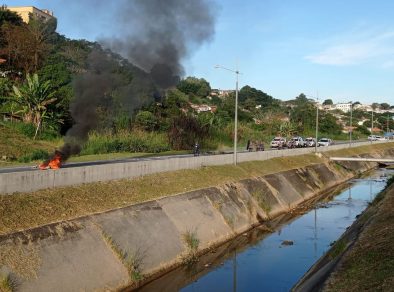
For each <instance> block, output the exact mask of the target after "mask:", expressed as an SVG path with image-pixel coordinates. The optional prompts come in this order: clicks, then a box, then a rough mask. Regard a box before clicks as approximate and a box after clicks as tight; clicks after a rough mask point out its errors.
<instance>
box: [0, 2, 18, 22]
mask: <svg viewBox="0 0 394 292" xmlns="http://www.w3.org/2000/svg"><path fill="white" fill-rule="evenodd" d="M6 22H8V23H11V24H14V25H21V24H22V23H23V20H22V18H21V17H20V16H19V15H18V13H16V12H13V11H11V10H8V9H7V6H5V5H3V6H0V27H1V26H2V25H3V24H4V23H6Z"/></svg>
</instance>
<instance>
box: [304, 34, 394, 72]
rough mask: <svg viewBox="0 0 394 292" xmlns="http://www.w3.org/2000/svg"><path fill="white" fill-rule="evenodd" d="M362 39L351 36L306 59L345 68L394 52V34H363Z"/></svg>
mask: <svg viewBox="0 0 394 292" xmlns="http://www.w3.org/2000/svg"><path fill="white" fill-rule="evenodd" d="M361 38H362V39H361V40H360V35H359V36H351V37H349V38H348V40H346V41H338V40H337V41H336V43H331V44H330V45H329V46H328V47H327V48H326V49H323V50H322V51H321V52H319V53H317V54H312V55H309V56H306V57H305V59H307V60H309V61H311V62H312V63H315V64H323V65H339V66H345V65H356V64H361V63H363V62H366V61H369V60H371V59H374V58H382V57H387V55H388V54H390V55H391V54H392V53H393V51H394V49H393V47H394V46H393V44H394V32H384V33H381V34H378V35H376V34H375V35H371V34H369V35H368V34H363V35H362V37H361ZM381 62H382V61H381ZM385 62H386V61H383V63H385Z"/></svg>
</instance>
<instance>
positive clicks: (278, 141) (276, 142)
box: [270, 137, 286, 149]
mask: <svg viewBox="0 0 394 292" xmlns="http://www.w3.org/2000/svg"><path fill="white" fill-rule="evenodd" d="M285 145H286V138H283V137H275V138H274V139H273V140H272V141H271V144H270V146H271V148H278V149H281V148H283V147H284V146H285Z"/></svg>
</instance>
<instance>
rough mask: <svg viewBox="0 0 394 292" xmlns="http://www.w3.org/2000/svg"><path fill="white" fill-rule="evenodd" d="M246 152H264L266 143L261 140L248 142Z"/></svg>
mask: <svg viewBox="0 0 394 292" xmlns="http://www.w3.org/2000/svg"><path fill="white" fill-rule="evenodd" d="M246 150H248V151H264V143H263V141H261V140H259V141H257V140H254V141H253V140H252V141H251V140H248V143H247V144H246Z"/></svg>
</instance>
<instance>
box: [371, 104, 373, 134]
mask: <svg viewBox="0 0 394 292" xmlns="http://www.w3.org/2000/svg"><path fill="white" fill-rule="evenodd" d="M371 135H373V108H372V119H371Z"/></svg>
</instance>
